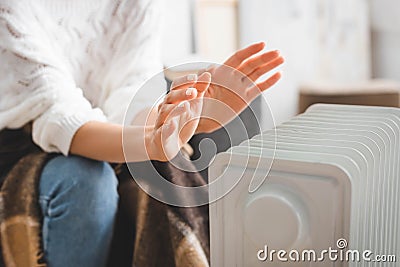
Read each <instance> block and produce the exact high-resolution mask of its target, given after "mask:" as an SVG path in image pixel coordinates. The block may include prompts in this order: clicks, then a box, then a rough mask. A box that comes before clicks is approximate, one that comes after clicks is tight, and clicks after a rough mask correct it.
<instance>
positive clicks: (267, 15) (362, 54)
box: [239, 0, 370, 126]
mask: <svg viewBox="0 0 400 267" xmlns="http://www.w3.org/2000/svg"><path fill="white" fill-rule="evenodd" d="M349 2H350V3H349ZM239 14H240V15H239V20H240V37H241V44H242V46H244V45H247V44H249V43H252V42H256V41H260V40H263V41H266V43H267V46H268V49H275V48H278V49H280V50H281V52H282V54H283V56H284V57H285V59H286V63H285V65H284V66H283V68H282V69H283V79H282V81H280V82H279V84H278V85H277V86H275V87H274V88H273V89H272V90H269V91H267V92H266V93H265V94H264V96H265V99H266V100H267V101H268V103H269V104H270V106H271V109H272V112H273V116H274V117H275V120H276V122H277V123H278V124H279V123H281V122H282V121H285V120H288V119H289V118H291V117H292V116H293V115H295V114H296V113H297V106H298V88H299V85H300V84H302V83H304V82H308V81H314V80H323V81H336V82H348V81H356V80H365V79H368V78H369V76H370V61H369V59H370V56H369V55H370V53H369V28H368V27H369V26H368V16H367V15H368V9H367V5H366V2H365V1H364V0H280V1H275V0H241V1H240V8H239ZM265 123H266V124H265V125H267V126H270V123H268V122H265Z"/></svg>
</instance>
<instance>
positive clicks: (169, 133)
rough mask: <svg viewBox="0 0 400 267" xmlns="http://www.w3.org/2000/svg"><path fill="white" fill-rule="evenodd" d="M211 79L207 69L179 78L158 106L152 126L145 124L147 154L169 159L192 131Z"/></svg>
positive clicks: (190, 136)
mask: <svg viewBox="0 0 400 267" xmlns="http://www.w3.org/2000/svg"><path fill="white" fill-rule="evenodd" d="M210 82H211V75H210V74H209V73H208V72H205V73H203V74H202V75H200V77H198V79H197V76H195V75H194V76H193V75H189V76H185V77H181V78H178V79H177V80H176V81H175V82H174V83H173V84H172V89H171V90H170V92H169V93H168V94H167V96H166V97H165V99H164V101H163V102H162V103H161V104H160V105H159V106H158V116H157V120H156V122H155V125H154V126H151V127H147V130H146V131H147V133H146V134H145V146H146V150H147V153H148V155H149V158H150V159H151V160H158V161H170V160H171V159H173V158H174V157H175V156H176V155H177V154H178V152H179V151H180V149H181V147H182V146H183V145H184V144H186V143H187V142H188V141H189V140H190V139H191V138H192V136H193V134H194V133H195V131H196V129H197V127H198V124H199V121H200V116H201V112H202V107H203V97H204V94H205V93H206V91H207V89H208V87H209V85H210Z"/></svg>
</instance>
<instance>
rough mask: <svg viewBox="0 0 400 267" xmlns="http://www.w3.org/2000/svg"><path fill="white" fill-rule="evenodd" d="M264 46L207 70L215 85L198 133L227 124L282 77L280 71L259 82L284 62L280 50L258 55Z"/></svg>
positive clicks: (206, 98) (207, 96) (207, 98)
mask: <svg viewBox="0 0 400 267" xmlns="http://www.w3.org/2000/svg"><path fill="white" fill-rule="evenodd" d="M264 47H265V44H264V43H257V44H254V45H251V46H249V47H246V48H244V49H242V50H239V51H237V52H236V53H235V54H234V55H233V56H231V57H230V58H229V59H228V60H227V61H225V63H224V65H218V66H214V67H212V68H211V69H210V70H207V71H209V72H210V73H211V76H212V82H211V84H210V86H209V89H208V90H207V91H206V93H205V95H204V104H203V105H204V106H203V113H202V118H201V120H200V122H199V127H198V129H197V130H196V132H197V133H201V132H212V131H215V130H217V129H219V128H220V127H222V126H224V125H226V124H227V123H228V122H230V121H231V120H232V119H234V118H235V117H236V116H237V115H239V114H240V113H241V112H242V111H243V110H244V109H245V108H246V107H247V106H248V105H249V104H250V103H251V102H252V101H253V100H254V99H255V98H256V97H257V96H259V95H260V94H261V93H262V92H264V91H265V90H267V89H269V88H270V87H271V86H273V85H274V84H275V83H276V82H277V81H278V80H279V79H280V78H281V74H280V73H279V72H278V73H275V74H273V75H272V76H270V77H269V78H267V79H266V80H263V81H261V82H258V83H256V82H257V81H258V79H259V78H260V77H261V76H263V75H264V74H266V73H267V72H269V71H271V70H273V69H275V68H276V67H278V66H279V65H281V64H282V63H283V62H284V59H283V57H281V56H280V54H279V52H278V51H270V52H266V53H263V54H258V55H255V54H257V53H259V52H260V51H261V50H263V49H264ZM254 55H255V56H254Z"/></svg>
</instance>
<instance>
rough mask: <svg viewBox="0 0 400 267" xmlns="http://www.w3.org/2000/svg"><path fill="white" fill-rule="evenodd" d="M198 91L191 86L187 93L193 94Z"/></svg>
mask: <svg viewBox="0 0 400 267" xmlns="http://www.w3.org/2000/svg"><path fill="white" fill-rule="evenodd" d="M195 91H196V88H193V87H190V88H188V89H186V95H187V96H189V95H193V93H194V92H195Z"/></svg>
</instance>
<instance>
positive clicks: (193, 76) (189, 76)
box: [187, 74, 197, 81]
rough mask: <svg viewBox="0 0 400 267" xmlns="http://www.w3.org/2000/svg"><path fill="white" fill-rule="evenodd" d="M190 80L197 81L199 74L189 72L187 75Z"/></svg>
mask: <svg viewBox="0 0 400 267" xmlns="http://www.w3.org/2000/svg"><path fill="white" fill-rule="evenodd" d="M187 80H188V81H197V74H189V75H188V76H187Z"/></svg>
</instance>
